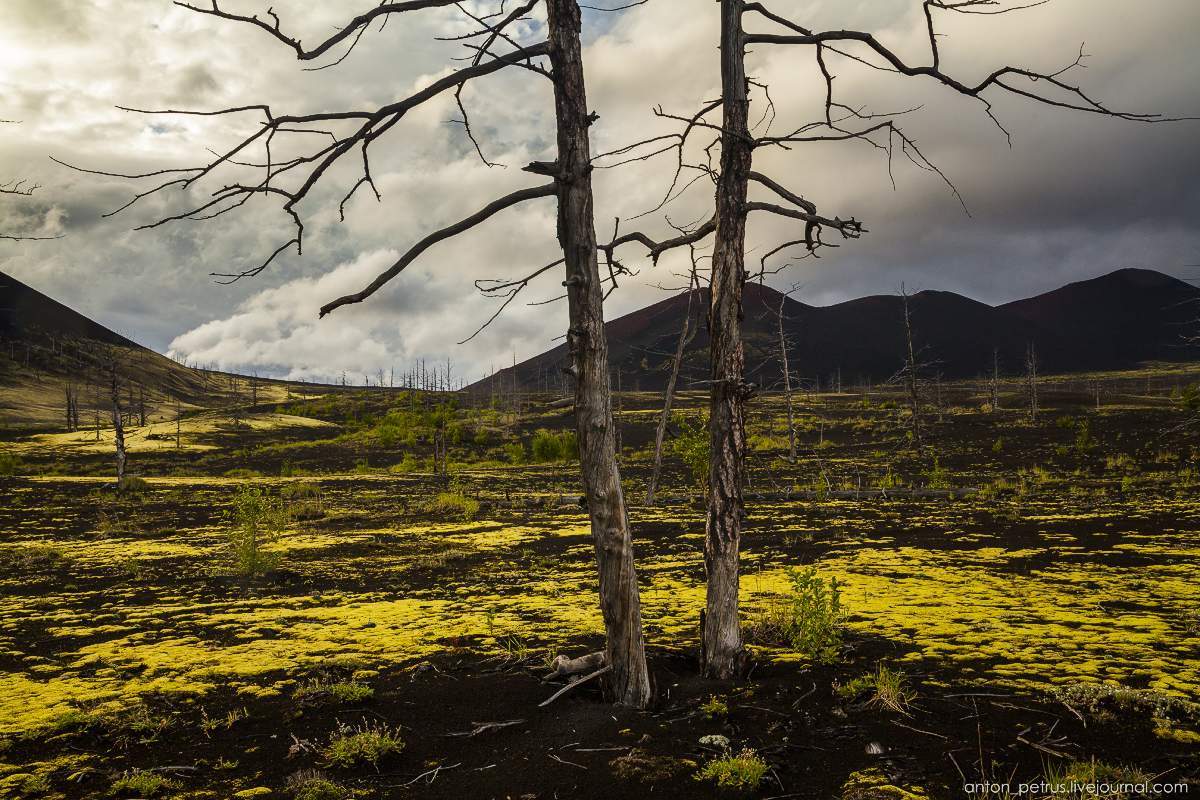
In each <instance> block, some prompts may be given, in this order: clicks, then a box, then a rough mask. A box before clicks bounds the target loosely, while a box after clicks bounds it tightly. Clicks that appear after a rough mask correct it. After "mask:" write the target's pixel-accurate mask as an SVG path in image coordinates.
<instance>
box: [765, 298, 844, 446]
mask: <svg viewBox="0 0 1200 800" xmlns="http://www.w3.org/2000/svg"><path fill="white" fill-rule="evenodd" d="M799 289H800V287H799V286H793V287H792V288H791V289H789V290H788V291H786V292H780V294H779V307H778V308H777V309H775V322H776V328H777V331H778V335H779V365H780V368H781V369H782V371H783V400H784V404H785V405H786V407H787V426H788V461H792V462H794V461H795V460H796V414H795V410H794V407H793V404H792V372H791V369H790V367H789V364H788V349H789V346H790V343H789V342H788V338H787V335H786V333H785V329H784V325H783V320H784V313H783V312H784V309H785V308H786V307H787V301H788V297H789V296H791V295H792V294H793V293H794V292H797V291H799ZM841 378H842V371H841V368H839V369H838V391H839V392H841Z"/></svg>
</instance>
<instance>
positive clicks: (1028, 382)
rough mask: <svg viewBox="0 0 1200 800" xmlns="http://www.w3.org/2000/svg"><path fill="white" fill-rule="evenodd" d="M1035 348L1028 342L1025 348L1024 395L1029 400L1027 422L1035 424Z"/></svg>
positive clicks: (1036, 412)
mask: <svg viewBox="0 0 1200 800" xmlns="http://www.w3.org/2000/svg"><path fill="white" fill-rule="evenodd" d="M1037 370H1038V362H1037V348H1035V347H1034V344H1033V342H1030V343H1029V344H1028V345H1027V346H1026V348H1025V394H1026V396H1027V397H1028V398H1029V421H1030V422H1037V415H1038V377H1037Z"/></svg>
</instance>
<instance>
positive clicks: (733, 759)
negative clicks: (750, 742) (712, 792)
mask: <svg viewBox="0 0 1200 800" xmlns="http://www.w3.org/2000/svg"><path fill="white" fill-rule="evenodd" d="M766 774H767V762H766V761H763V760H762V758H761V757H760V756H759V755H758V753H756V752H754V751H753V750H751V749H750V748H748V747H747V748H745V749H743V750H742V751H741V752H740V753H737V754H734V753H733V752H731V751H728V750H727V751H726V752H725V754H724V755H722V756H718V757H717V758H714V759H713V760H712V761H709V762H708V763H707V764H705V765H704V766H703V767H701V768H700V771H699V772H697V773H696V780H698V781H714V782H716V784H717V786H723V787H725V788H728V789H755V788H757V787H758V785H759V784H760V783H762V779H763V776H764V775H766Z"/></svg>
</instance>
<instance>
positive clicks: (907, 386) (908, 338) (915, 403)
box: [896, 284, 924, 453]
mask: <svg viewBox="0 0 1200 800" xmlns="http://www.w3.org/2000/svg"><path fill="white" fill-rule="evenodd" d="M908 300H909V296H908V290H907V289H905V288H904V285H903V284H901V285H900V302H901V305H902V307H903V309H904V367H903V368H902V369H901V370H900V372H899V373H898V374H897V376H896V377H898V378H899V379H900V380H902V381H903V382H904V391H905V394H907V395H908V410H909V420H908V425H909V428H908V432H909V436H910V438H911V439H912V446H913V450H914V451H916V452H917V453H920V452H921V428H922V426H921V374H920V373H921V369H922V367H923V366H924V365H922V364H920V363H918V362H917V349H916V347H915V345H914V344H913V325H912V309H911V308H909V302H908Z"/></svg>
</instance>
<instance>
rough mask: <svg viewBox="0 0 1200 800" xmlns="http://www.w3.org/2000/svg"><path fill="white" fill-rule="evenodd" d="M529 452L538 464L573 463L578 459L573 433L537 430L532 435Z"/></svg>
mask: <svg viewBox="0 0 1200 800" xmlns="http://www.w3.org/2000/svg"><path fill="white" fill-rule="evenodd" d="M529 451H530V454H531V455H532V458H533V460H534V461H535V462H538V463H543V464H544V463H547V462H551V461H574V460H575V459H577V458H579V441H578V439H576V437H575V431H558V432H555V431H548V430H539V431H537V432H536V433H534V434H533V441H531V442H530V445H529Z"/></svg>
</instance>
